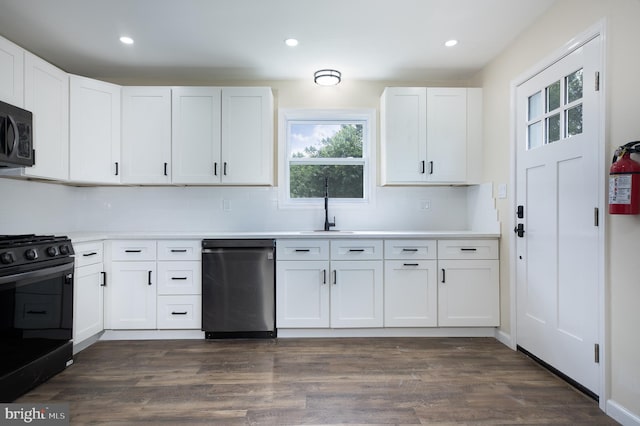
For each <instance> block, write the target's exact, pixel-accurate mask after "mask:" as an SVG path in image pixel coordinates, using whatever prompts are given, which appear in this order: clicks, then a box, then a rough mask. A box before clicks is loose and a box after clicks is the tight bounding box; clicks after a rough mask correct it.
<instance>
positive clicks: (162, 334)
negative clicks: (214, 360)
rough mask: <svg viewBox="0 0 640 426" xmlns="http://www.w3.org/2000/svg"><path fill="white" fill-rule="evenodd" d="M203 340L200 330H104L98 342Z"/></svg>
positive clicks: (202, 333) (202, 332)
mask: <svg viewBox="0 0 640 426" xmlns="http://www.w3.org/2000/svg"><path fill="white" fill-rule="evenodd" d="M185 339H204V331H200V330H105V331H104V334H103V335H102V336H100V340H185Z"/></svg>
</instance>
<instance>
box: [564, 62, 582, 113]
mask: <svg viewBox="0 0 640 426" xmlns="http://www.w3.org/2000/svg"><path fill="white" fill-rule="evenodd" d="M566 82H567V103H568V104H569V103H571V102H573V101H577V100H578V99H580V98H582V70H581V69H580V70H578V71H576V72H574V73H573V74H570V75H568V76H567V77H566Z"/></svg>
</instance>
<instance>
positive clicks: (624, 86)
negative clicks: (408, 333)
mask: <svg viewBox="0 0 640 426" xmlns="http://www.w3.org/2000/svg"><path fill="white" fill-rule="evenodd" d="M602 18H605V19H606V26H607V31H606V34H607V40H606V42H607V44H606V49H607V60H606V69H605V70H604V73H603V76H604V82H605V89H606V91H607V94H608V96H607V100H606V110H607V126H606V135H605V137H606V143H607V145H608V146H607V157H608V158H611V155H612V153H613V150H614V149H615V147H617V146H619V145H622V144H624V143H626V142H628V141H632V140H638V139H640V120H639V114H640V109H639V108H638V100H639V99H640V83H639V81H640V79H639V70H640V55H638V47H637V44H638V41H640V25H638V19H639V18H640V1H638V0H558V1H557V3H556V4H555V5H554V6H552V8H551V9H550V10H549V11H548V12H547V13H545V14H544V15H543V16H542V17H541V18H540V19H539V20H538V21H537V22H536V23H535V24H534V25H533V26H532V27H531V28H529V29H528V30H527V31H525V32H524V33H523V34H522V35H521V36H520V37H519V38H518V39H516V40H514V42H513V43H512V44H511V46H510V47H509V48H507V49H506V50H505V51H504V52H503V53H502V54H501V55H499V56H498V57H497V58H496V59H494V60H493V61H492V62H491V63H490V64H489V65H488V66H486V67H485V69H484V70H483V72H482V73H481V74H480V75H479V76H478V80H477V83H479V84H480V85H481V86H482V87H483V88H484V116H485V121H484V124H485V125H484V141H485V153H484V162H485V180H487V181H492V182H494V183H496V184H497V183H500V182H510V168H509V167H510V140H511V138H510V133H509V125H510V122H509V119H510V114H511V110H510V107H511V105H510V101H511V97H510V96H511V95H510V83H511V81H513V80H514V79H515V78H517V77H519V76H521V75H522V74H523V73H525V72H526V71H527V70H529V69H531V68H532V67H533V66H534V65H536V64H537V63H539V62H540V61H542V60H543V59H545V58H546V57H548V56H549V55H550V54H551V53H552V52H555V51H557V50H558V49H560V48H561V47H563V46H564V45H565V44H566V43H568V42H569V40H570V39H571V38H572V37H573V36H575V35H578V34H580V33H582V32H583V31H585V30H586V29H588V28H589V27H591V26H592V25H594V24H595V23H596V22H598V21H599V20H600V19H602ZM603 167H606V166H605V165H603ZM497 207H498V211H499V216H500V218H501V223H502V233H503V235H505V236H506V235H510V232H511V230H510V229H509V227H510V225H511V221H510V219H511V216H512V214H513V211H512V210H513V208H512V200H511V199H504V200H497ZM605 226H606V229H607V232H608V241H607V243H606V251H607V277H606V287H607V290H608V292H609V296H610V303H609V305H608V307H607V308H608V311H609V312H608V313H609V330H608V333H609V336H610V340H611V341H610V348H609V352H608V354H607V355H608V358H609V362H610V371H609V377H610V383H609V384H607V385H608V386H610V398H611V402H612V403H613V405H612V407H614V408H615V407H616V406H617V407H622V408H623V410H627V414H629V416H628V417H627V419H629V418H634V416H635V418H634V419H639V420H633V421H634V422H635V421H637V422H638V423H640V338H639V337H638V336H639V335H638V330H637V328H638V324H640V309H638V301H640V279H638V270H637V263H638V258H637V257H638V253H639V250H638V247H639V244H638V241H640V217H636V216H627V217H625V216H609V215H606V223H605ZM509 250H510V247H509V238H503V239H502V241H501V247H500V251H501V253H503V254H505V255H504V256H503V257H502V260H501V262H500V273H501V274H500V278H501V302H502V304H501V314H502V327H503V329H504V330H506V331H507V332H508V330H509V327H510V323H511V321H510V320H511V319H510V317H509V315H510V306H509V301H510V295H509V287H510V282H509V277H510V270H509V269H510V268H509V267H510V265H509V260H508V257H507V256H506V254H507V253H509Z"/></svg>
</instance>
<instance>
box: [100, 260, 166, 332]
mask: <svg viewBox="0 0 640 426" xmlns="http://www.w3.org/2000/svg"><path fill="white" fill-rule="evenodd" d="M156 287H157V281H156V262H111V278H110V279H109V282H108V284H107V287H106V292H107V294H106V299H107V300H106V310H107V312H106V314H107V316H108V321H107V323H106V328H109V329H113V330H136V329H139V330H142V329H155V328H156Z"/></svg>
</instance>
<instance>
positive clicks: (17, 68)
mask: <svg viewBox="0 0 640 426" xmlns="http://www.w3.org/2000/svg"><path fill="white" fill-rule="evenodd" d="M0 101H3V102H6V103H9V104H12V105H15V106H17V107H20V108H22V107H24V50H23V49H22V48H21V47H20V46H17V45H15V44H13V43H11V42H10V41H9V40H7V39H4V38H2V37H0Z"/></svg>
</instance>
